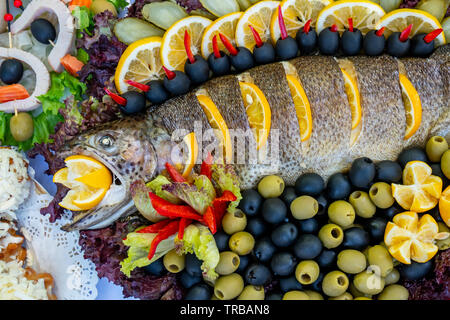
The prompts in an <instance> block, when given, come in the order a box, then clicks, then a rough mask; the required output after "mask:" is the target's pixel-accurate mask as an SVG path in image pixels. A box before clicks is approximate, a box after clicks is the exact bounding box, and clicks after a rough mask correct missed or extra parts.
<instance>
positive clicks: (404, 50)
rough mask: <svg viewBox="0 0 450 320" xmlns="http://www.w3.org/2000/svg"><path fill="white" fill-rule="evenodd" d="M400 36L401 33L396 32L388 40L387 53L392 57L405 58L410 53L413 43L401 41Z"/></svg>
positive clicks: (407, 40)
mask: <svg viewBox="0 0 450 320" xmlns="http://www.w3.org/2000/svg"><path fill="white" fill-rule="evenodd" d="M400 34H401V32H394V33H392V34H391V35H390V36H389V38H388V39H387V42H386V52H387V53H388V54H389V55H391V56H394V57H404V56H406V55H407V54H408V52H409V48H410V46H411V41H410V40H409V39H406V40H405V41H401V40H400Z"/></svg>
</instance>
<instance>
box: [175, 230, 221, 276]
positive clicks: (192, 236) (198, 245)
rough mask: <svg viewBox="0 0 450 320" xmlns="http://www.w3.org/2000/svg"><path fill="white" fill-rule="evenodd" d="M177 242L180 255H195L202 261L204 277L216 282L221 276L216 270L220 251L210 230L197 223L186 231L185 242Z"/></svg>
mask: <svg viewBox="0 0 450 320" xmlns="http://www.w3.org/2000/svg"><path fill="white" fill-rule="evenodd" d="M175 241H176V242H177V252H178V253H184V254H186V253H195V255H196V256H197V258H198V259H199V260H202V261H203V263H202V265H201V269H202V271H203V272H204V276H205V277H206V278H207V279H208V280H211V281H214V280H215V279H217V277H218V276H219V275H218V274H217V273H216V271H215V268H216V266H217V264H218V263H219V259H220V256H219V249H217V245H216V241H215V240H214V236H213V235H212V233H211V232H210V231H209V229H208V228H207V227H206V226H204V225H201V224H198V223H195V224H191V225H189V226H188V227H187V228H186V229H184V235H183V240H177V239H176V240H175Z"/></svg>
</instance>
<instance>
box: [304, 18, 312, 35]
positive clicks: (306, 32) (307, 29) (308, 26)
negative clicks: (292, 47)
mask: <svg viewBox="0 0 450 320" xmlns="http://www.w3.org/2000/svg"><path fill="white" fill-rule="evenodd" d="M310 29H311V19H309V20H308V21H306V23H305V25H304V26H303V32H304V33H305V34H308V32H309V30H310Z"/></svg>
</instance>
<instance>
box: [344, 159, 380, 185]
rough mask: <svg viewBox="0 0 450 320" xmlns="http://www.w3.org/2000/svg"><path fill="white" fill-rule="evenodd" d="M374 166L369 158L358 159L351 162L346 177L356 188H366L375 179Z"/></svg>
mask: <svg viewBox="0 0 450 320" xmlns="http://www.w3.org/2000/svg"><path fill="white" fill-rule="evenodd" d="M375 173H376V170H375V164H374V163H373V161H372V160H370V159H369V158H366V157H364V158H358V159H356V160H355V161H353V163H352V166H351V168H350V171H349V173H348V177H349V178H350V181H351V183H352V184H353V185H354V186H355V187H357V188H368V187H369V185H370V183H371V182H372V181H373V179H374V178H375Z"/></svg>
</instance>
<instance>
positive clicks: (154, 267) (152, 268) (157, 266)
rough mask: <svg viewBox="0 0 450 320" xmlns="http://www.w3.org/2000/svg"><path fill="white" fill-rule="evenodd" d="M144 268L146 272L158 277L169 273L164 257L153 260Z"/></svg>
mask: <svg viewBox="0 0 450 320" xmlns="http://www.w3.org/2000/svg"><path fill="white" fill-rule="evenodd" d="M143 269H144V271H145V272H148V273H149V274H151V275H154V276H158V277H160V276H162V275H164V274H166V273H167V270H166V268H165V267H164V263H163V258H159V259H158V260H155V261H153V262H152V263H150V264H149V265H148V266H145V267H144V268H143Z"/></svg>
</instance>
